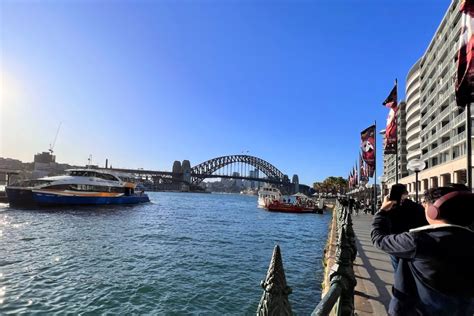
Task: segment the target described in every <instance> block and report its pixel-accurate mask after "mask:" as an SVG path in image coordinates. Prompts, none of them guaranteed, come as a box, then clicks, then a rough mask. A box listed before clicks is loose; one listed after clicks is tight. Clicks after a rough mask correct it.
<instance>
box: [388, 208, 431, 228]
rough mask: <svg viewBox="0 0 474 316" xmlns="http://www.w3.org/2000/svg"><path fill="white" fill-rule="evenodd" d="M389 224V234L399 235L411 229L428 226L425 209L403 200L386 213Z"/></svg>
mask: <svg viewBox="0 0 474 316" xmlns="http://www.w3.org/2000/svg"><path fill="white" fill-rule="evenodd" d="M388 216H389V217H390V222H391V230H390V233H391V234H400V233H404V232H407V231H409V230H410V229H412V228H417V227H421V226H425V225H428V222H427V221H426V217H425V209H424V208H423V206H421V205H420V204H418V203H415V202H413V201H412V200H409V199H405V200H404V201H403V202H402V204H401V205H397V206H395V208H394V209H393V210H390V212H388Z"/></svg>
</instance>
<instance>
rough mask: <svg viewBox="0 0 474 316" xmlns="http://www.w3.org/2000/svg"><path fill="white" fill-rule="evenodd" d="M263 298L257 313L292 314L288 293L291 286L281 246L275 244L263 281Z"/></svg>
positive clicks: (283, 315)
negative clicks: (284, 265)
mask: <svg viewBox="0 0 474 316" xmlns="http://www.w3.org/2000/svg"><path fill="white" fill-rule="evenodd" d="M260 284H261V286H262V288H263V294H262V298H261V299H260V303H259V304H258V308H257V315H261V316H267V315H282V316H286V315H292V314H293V313H292V311H291V305H290V302H289V301H288V295H289V294H291V292H292V291H291V288H290V287H289V286H288V285H287V284H286V277H285V271H284V270H283V261H282V259H281V252H280V247H279V246H278V245H275V248H274V249H273V255H272V259H271V261H270V266H269V267H268V271H267V276H266V278H265V281H262V282H261V283H260Z"/></svg>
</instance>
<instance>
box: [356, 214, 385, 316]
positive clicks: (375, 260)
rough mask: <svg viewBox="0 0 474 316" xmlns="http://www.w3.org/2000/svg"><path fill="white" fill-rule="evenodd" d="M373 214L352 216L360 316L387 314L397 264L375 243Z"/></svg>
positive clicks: (357, 311) (357, 312)
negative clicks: (372, 230) (372, 232)
mask: <svg viewBox="0 0 474 316" xmlns="http://www.w3.org/2000/svg"><path fill="white" fill-rule="evenodd" d="M372 218H373V216H372V215H370V214H367V215H366V214H363V213H362V214H359V215H353V216H352V221H353V228H354V233H355V235H356V245H357V258H356V260H355V261H354V273H355V276H356V279H357V286H356V288H355V294H354V304H355V312H356V315H358V316H363V315H377V316H379V315H387V309H388V304H389V302H390V298H391V293H392V284H393V268H392V265H391V263H390V258H389V256H388V255H387V254H386V253H384V252H382V251H380V250H378V249H377V248H375V246H374V245H373V244H372V241H371V239H370V230H371V224H372Z"/></svg>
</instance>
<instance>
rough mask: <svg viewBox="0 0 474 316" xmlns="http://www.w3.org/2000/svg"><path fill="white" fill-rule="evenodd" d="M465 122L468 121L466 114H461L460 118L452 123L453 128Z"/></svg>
mask: <svg viewBox="0 0 474 316" xmlns="http://www.w3.org/2000/svg"><path fill="white" fill-rule="evenodd" d="M465 121H466V114H464V113H461V114H459V115H458V116H456V117H455V118H454V120H453V121H452V124H453V127H456V126H458V124H459V123H461V122H463V123H464V122H465Z"/></svg>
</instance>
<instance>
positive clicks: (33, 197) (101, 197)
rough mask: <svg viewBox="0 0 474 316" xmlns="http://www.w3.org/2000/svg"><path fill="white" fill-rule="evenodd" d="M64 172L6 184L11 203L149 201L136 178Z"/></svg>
mask: <svg viewBox="0 0 474 316" xmlns="http://www.w3.org/2000/svg"><path fill="white" fill-rule="evenodd" d="M66 172H67V174H66V175H62V176H53V177H44V178H40V179H36V180H25V181H20V182H17V183H13V184H11V185H9V186H7V187H6V188H5V190H6V193H7V196H8V202H9V203H10V206H13V207H15V206H19V207H35V206H57V205H109V204H137V203H146V202H150V199H149V198H148V195H147V194H145V193H144V191H143V190H142V191H139V192H136V190H135V189H136V184H135V183H134V180H133V178H132V177H131V176H130V175H127V174H119V173H114V172H110V171H107V170H98V169H97V170H95V169H70V170H66Z"/></svg>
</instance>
